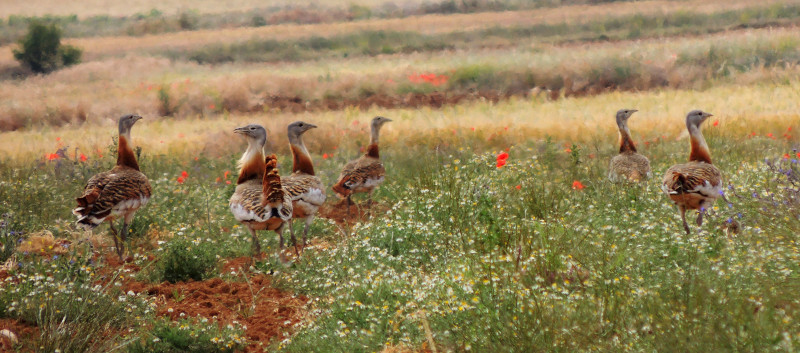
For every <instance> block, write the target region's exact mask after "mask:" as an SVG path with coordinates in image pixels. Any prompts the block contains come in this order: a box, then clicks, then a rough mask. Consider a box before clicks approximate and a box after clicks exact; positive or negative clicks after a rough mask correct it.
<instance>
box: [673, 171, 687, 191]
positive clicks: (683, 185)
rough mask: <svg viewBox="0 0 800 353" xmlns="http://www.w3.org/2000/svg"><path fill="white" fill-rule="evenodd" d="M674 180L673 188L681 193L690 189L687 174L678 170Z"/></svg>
mask: <svg viewBox="0 0 800 353" xmlns="http://www.w3.org/2000/svg"><path fill="white" fill-rule="evenodd" d="M674 180H675V184H674V186H673V187H672V190H674V191H675V192H677V193H681V194H682V193H685V192H687V191H689V187H688V186H689V179H687V178H686V176H685V175H683V174H681V173H678V172H676V173H675V179H674Z"/></svg>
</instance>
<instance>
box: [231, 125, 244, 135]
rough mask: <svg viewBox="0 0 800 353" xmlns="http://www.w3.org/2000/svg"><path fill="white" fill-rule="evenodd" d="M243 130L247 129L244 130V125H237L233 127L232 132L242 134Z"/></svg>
mask: <svg viewBox="0 0 800 353" xmlns="http://www.w3.org/2000/svg"><path fill="white" fill-rule="evenodd" d="M245 131H247V130H245V128H244V127H237V128H235V129H233V132H234V133H237V134H244V133H245Z"/></svg>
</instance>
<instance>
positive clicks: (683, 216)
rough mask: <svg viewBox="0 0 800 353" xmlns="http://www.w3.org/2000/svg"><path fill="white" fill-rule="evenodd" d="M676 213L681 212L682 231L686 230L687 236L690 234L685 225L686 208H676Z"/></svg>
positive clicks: (687, 225) (687, 226)
mask: <svg viewBox="0 0 800 353" xmlns="http://www.w3.org/2000/svg"><path fill="white" fill-rule="evenodd" d="M678 211H680V212H681V220H682V221H683V229H685V230H686V234H687V235H688V234H690V233H691V232H690V231H689V224H688V223H686V207H684V206H678Z"/></svg>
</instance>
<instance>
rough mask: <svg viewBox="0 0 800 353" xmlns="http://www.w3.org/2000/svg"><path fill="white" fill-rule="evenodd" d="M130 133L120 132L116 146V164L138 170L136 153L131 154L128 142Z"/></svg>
mask: <svg viewBox="0 0 800 353" xmlns="http://www.w3.org/2000/svg"><path fill="white" fill-rule="evenodd" d="M130 138H131V135H130V134H129V133H128V134H120V135H119V146H117V165H119V166H125V167H129V168H132V169H136V170H139V163H137V162H136V155H134V154H133V150H132V149H131V146H130V145H129V144H128V140H130Z"/></svg>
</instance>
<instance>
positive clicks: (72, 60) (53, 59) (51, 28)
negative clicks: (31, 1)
mask: <svg viewBox="0 0 800 353" xmlns="http://www.w3.org/2000/svg"><path fill="white" fill-rule="evenodd" d="M19 46H20V48H19V49H14V58H15V59H17V61H19V62H20V63H21V64H22V65H25V66H27V67H29V68H30V69H31V70H32V71H33V72H38V73H47V72H51V71H54V70H58V69H59V68H61V67H63V66H69V65H73V64H77V63H79V62H80V61H81V54H83V51H82V50H81V49H80V48H76V47H73V46H71V45H61V30H60V29H59V28H58V27H56V25H55V24H52V23H51V24H49V25H47V24H44V23H41V22H31V23H30V24H29V25H28V34H26V35H25V37H23V38H22V39H20V40H19Z"/></svg>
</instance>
